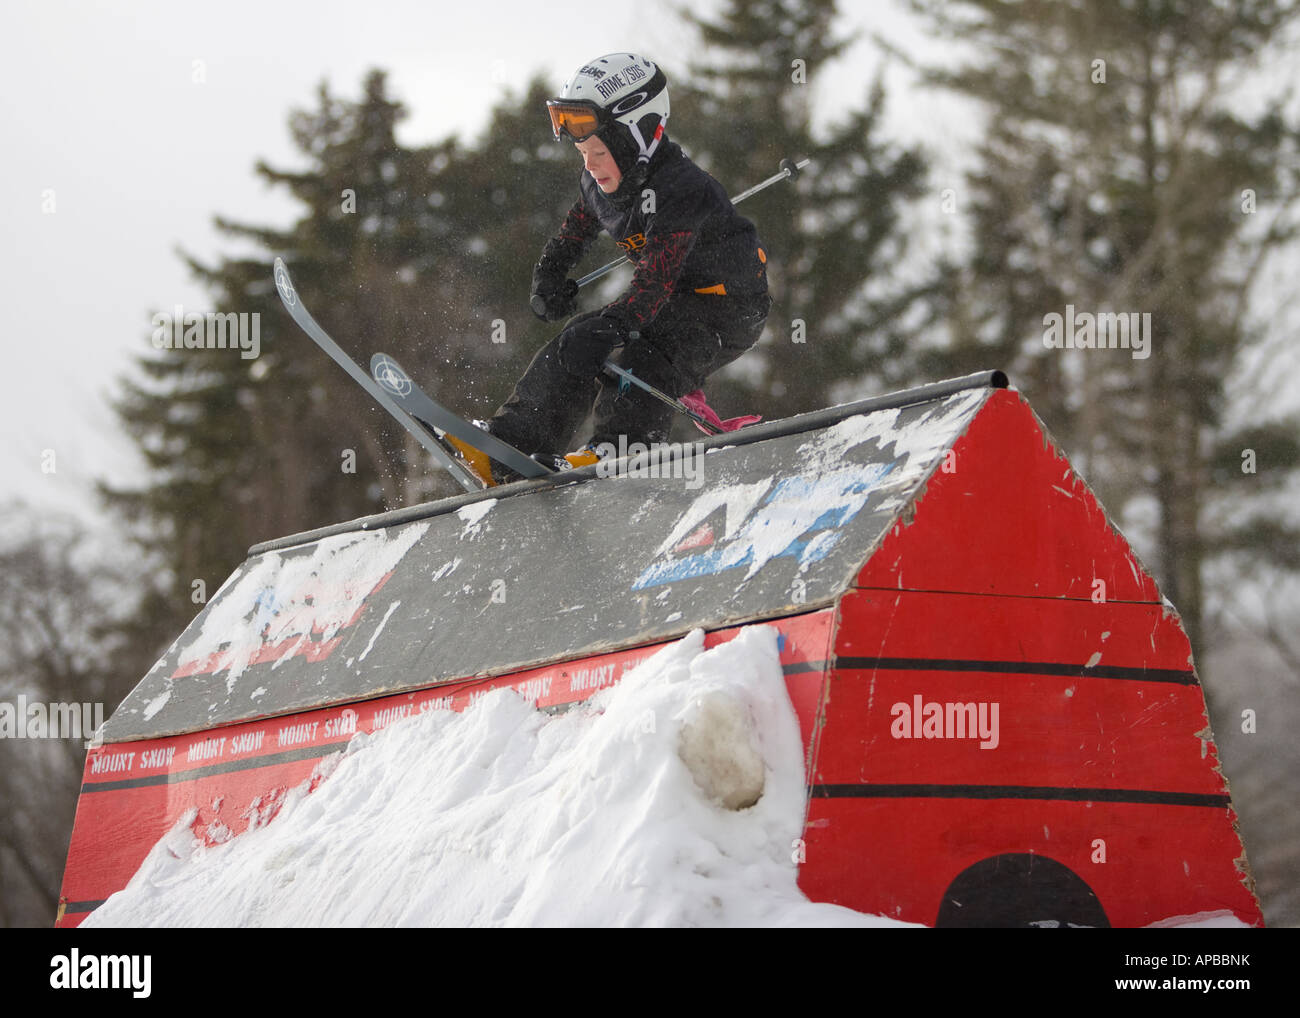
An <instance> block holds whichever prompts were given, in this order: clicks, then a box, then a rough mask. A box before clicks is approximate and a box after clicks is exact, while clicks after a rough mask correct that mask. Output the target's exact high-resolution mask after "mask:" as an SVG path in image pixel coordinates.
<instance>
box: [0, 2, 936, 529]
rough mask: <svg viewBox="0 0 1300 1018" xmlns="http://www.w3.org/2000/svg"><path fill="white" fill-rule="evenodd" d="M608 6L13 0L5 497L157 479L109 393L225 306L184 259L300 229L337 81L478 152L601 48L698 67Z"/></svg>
mask: <svg viewBox="0 0 1300 1018" xmlns="http://www.w3.org/2000/svg"><path fill="white" fill-rule="evenodd" d="M717 6H718V3H717V0H707V2H705V3H704V4H697V5H696V8H695V9H697V10H710V9H715V8H716V7H717ZM845 6H846V7H849V8H852V9H853V11H852V12H851V13H849V14H848V15H846V17H845V20H844V29H845V30H846V31H848V30H852V29H854V28H868V27H872V28H874V27H883V28H884V29H885V30H886V31H888V32H890V33H892V35H893V36H894V37H901V38H903V39H904V41H906V39H907V38H908V33H909V32H912V33H913V34H914V33H915V29H912V28H911V27H910V25H909V23H908V22H906V21H905V20H904V19H902V18H901V17H900V15H899V14H898V11H897V9H896V5H895V4H893V3H885V2H867V3H861V4H852V3H850V4H846V5H845ZM593 10H594V6H593V5H592V4H579V3H573V2H553V0H547V2H538V0H485V2H482V3H477V4H441V3H427V2H416V0H370V2H367V3H362V4H358V3H354V2H346V3H345V2H338V0H327V2H316V3H280V2H273V0H258V2H250V0H227V2H223V3H220V4H209V3H204V4H189V3H177V2H174V0H173V2H159V0H140V2H126V0H123V2H118V3H111V2H99V3H95V2H70V0H64V2H57V0H56V2H22V0H19V2H14V0H9V2H7V3H6V4H5V5H4V8H3V14H0V19H2V24H3V37H4V38H5V40H6V42H7V45H6V47H5V48H6V55H5V59H4V61H3V62H0V83H2V84H3V96H4V98H3V102H2V104H0V131H3V138H4V158H3V163H2V167H3V168H2V169H0V174H2V177H0V179H2V180H3V187H2V188H0V192H2V200H3V201H4V203H5V206H6V215H5V229H4V241H3V244H2V245H0V287H2V288H3V289H2V291H0V292H2V294H3V304H2V307H3V315H4V319H3V320H4V326H5V328H4V333H5V335H4V344H5V352H6V354H7V357H6V360H7V362H8V367H9V372H8V378H9V381H10V384H9V386H8V388H7V390H6V392H5V398H4V399H3V400H2V401H0V426H2V427H3V433H4V436H5V442H4V443H3V448H2V449H0V478H2V479H3V482H2V486H0V501H3V502H7V501H9V500H10V499H11V498H13V497H15V496H17V497H21V498H22V499H23V500H25V501H27V502H29V503H31V504H34V505H39V506H54V507H58V508H68V509H72V510H74V511H77V512H79V513H80V514H82V515H93V513H94V512H95V511H96V505H95V502H94V500H93V498H92V497H91V496H90V491H91V485H92V483H93V480H94V479H95V478H96V477H101V478H106V479H109V480H112V481H113V482H115V483H121V482H122V481H123V480H131V479H137V480H138V479H139V477H140V476H141V475H140V473H139V471H140V466H139V463H138V462H137V459H136V457H135V456H134V453H133V447H132V445H131V444H130V442H129V441H128V440H127V438H126V437H125V435H124V434H123V433H122V431H121V429H120V428H119V426H118V424H117V420H116V418H115V416H114V414H113V413H112V411H111V409H110V408H109V405H108V398H109V397H110V395H111V394H112V393H113V392H114V391H115V390H116V387H117V382H118V379H119V378H120V377H121V376H122V375H123V374H124V373H128V372H129V371H130V368H131V358H132V356H133V355H135V354H138V353H141V352H145V351H147V349H148V341H149V331H150V316H151V315H152V314H153V313H154V312H155V311H158V310H163V309H170V308H171V307H172V306H173V305H176V304H181V305H183V306H184V307H185V308H186V309H187V310H214V308H213V307H212V305H211V298H210V297H209V295H208V294H207V293H206V291H204V290H202V289H201V288H199V287H198V286H196V285H195V284H194V283H193V281H192V280H191V279H190V278H189V276H188V273H187V272H186V270H185V267H184V265H183V264H182V262H181V260H180V258H179V257H178V256H177V254H176V252H177V250H178V249H179V248H184V249H185V250H187V251H189V252H191V253H193V254H195V255H197V256H198V257H199V258H200V259H201V260H204V261H209V262H210V261H215V260H216V259H217V258H218V256H219V255H220V254H221V253H223V252H227V253H228V252H231V251H233V250H236V249H235V248H234V246H233V242H232V241H231V240H230V239H229V238H225V237H222V236H221V235H219V234H218V233H217V232H216V231H215V230H214V228H213V226H212V217H213V216H214V215H216V214H221V215H225V216H227V217H230V218H233V219H236V220H240V221H244V222H249V223H256V224H266V223H273V224H277V225H280V224H287V223H289V222H290V221H291V220H292V218H293V216H294V214H295V213H296V212H297V206H296V205H295V204H294V203H293V202H292V201H291V200H290V199H289V198H288V197H287V196H286V195H285V194H284V193H283V192H280V191H271V190H268V189H267V188H265V187H264V186H263V185H262V183H261V181H260V180H259V179H258V178H257V177H256V176H255V174H254V172H253V165H254V163H255V161H256V160H257V159H259V158H265V159H266V160H267V161H268V162H270V163H271V164H272V165H277V166H294V165H296V162H297V160H296V153H295V152H294V151H293V148H292V145H291V143H290V140H289V137H288V130H287V116H288V114H289V111H290V110H291V109H294V108H303V107H310V106H312V105H313V102H314V90H315V88H316V86H317V85H318V83H319V82H320V81H322V80H323V79H324V80H328V81H329V83H330V85H331V88H332V89H333V90H334V91H335V93H336V94H340V95H343V96H346V97H348V98H354V97H356V96H358V95H359V90H360V83H361V81H362V78H363V76H364V74H365V73H366V71H367V70H368V69H370V68H372V67H379V68H383V69H385V70H387V71H388V72H389V73H390V83H391V90H392V94H394V95H395V96H396V97H398V98H399V99H400V100H401V101H403V102H404V103H405V104H406V105H407V106H408V107H409V109H410V112H411V116H410V117H409V119H408V120H407V121H406V123H405V124H404V126H403V128H402V130H401V138H402V141H403V142H405V143H407V144H419V143H426V142H430V141H433V140H436V139H438V138H441V137H445V136H446V135H447V134H449V133H452V132H458V133H460V134H461V135H462V136H463V137H466V138H472V137H474V136H475V135H476V134H477V123H476V121H477V118H478V117H479V116H480V115H482V114H483V112H484V111H486V110H488V109H489V108H490V107H491V106H492V105H493V104H494V103H495V102H497V101H499V100H500V99H501V98H502V96H503V95H504V94H505V93H506V92H507V90H512V91H514V92H515V93H516V94H518V93H519V92H520V91H521V90H522V88H523V86H524V84H525V82H526V81H527V80H528V79H529V78H530V77H531V76H532V75H533V74H534V73H537V72H542V73H544V74H547V75H549V77H550V78H551V80H553V81H554V82H555V85H556V88H557V89H558V87H559V85H560V84H561V83H562V82H563V80H564V78H566V77H567V76H568V74H569V73H570V72H571V71H572V70H573V69H574V68H575V67H577V66H578V65H580V64H581V63H582V62H584V61H586V60H587V59H589V58H591V57H592V56H595V55H598V54H601V53H606V52H611V51H615V50H625V49H633V50H636V51H642V52H644V53H646V54H647V55H649V56H651V57H652V58H657V59H660V60H661V61H662V62H664V63H665V65H666V69H667V70H668V71H669V73H670V75H671V73H672V71H673V70H674V69H675V68H676V67H678V66H681V67H682V68H683V69H684V64H685V62H686V58H687V56H688V49H689V45H690V43H691V40H692V33H691V32H690V30H689V29H688V28H686V27H684V26H683V25H682V23H681V22H680V21H679V20H678V19H676V18H675V17H673V16H670V15H667V14H665V13H664V12H665V7H664V5H661V4H657V3H656V4H650V3H628V2H606V3H603V4H601V5H599V14H598V16H593V15H592V11H593ZM868 20H869V21H870V25H868ZM891 26H892V27H891ZM913 42H914V43H915V38H913ZM876 62H877V57H876V55H875V53H874V51H873V50H872V49H871V48H870V47H869V46H868V45H867V44H866V43H865V42H863V43H862V44H861V45H859V46H858V47H856V49H855V51H854V53H853V55H852V56H851V57H850V58H848V59H846V60H843V61H841V62H840V63H839V65H838V66H837V67H835V68H831V69H827V70H826V71H825V73H823V74H822V75H821V77H820V79H819V80H818V79H815V80H814V81H813V82H812V83H811V84H812V85H814V86H815V87H816V88H817V89H818V94H819V95H822V96H826V97H828V98H827V99H826V105H827V108H829V109H832V110H833V108H834V106H835V97H843V98H841V99H840V102H841V103H845V104H847V103H858V102H860V101H861V97H862V96H863V94H864V90H865V88H866V86H867V83H868V82H869V80H870V78H871V76H872V74H873V72H874V69H875V66H876ZM196 79H201V80H196ZM670 80H671V79H670ZM905 112H908V113H910V114H911V115H910V116H901V117H900V124H901V125H902V126H903V129H906V125H907V124H908V123H911V124H913V125H915V116H914V113H915V110H914V107H907V108H905ZM540 115H542V114H541V111H539V116H540ZM575 172H576V167H575ZM268 271H269V270H268ZM47 450H50V451H52V452H53V467H54V470H53V472H52V473H51V472H48V467H49V466H50V462H51V461H50V456H49V453H48V452H47ZM43 468H46V469H43ZM267 536H268V537H269V536H272V535H267Z"/></svg>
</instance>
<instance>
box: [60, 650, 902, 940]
mask: <svg viewBox="0 0 1300 1018" xmlns="http://www.w3.org/2000/svg"><path fill="white" fill-rule="evenodd" d="M683 755H685V757H686V759H688V760H689V761H690V766H688V765H687V763H686V762H684V760H683ZM756 760H757V761H758V765H759V766H761V771H762V774H761V781H760V780H759V776H758V775H757V774H756V773H755V761H756ZM737 763H738V764H739V768H738V771H737V770H736V764H737ZM733 771H735V773H733ZM318 772H319V773H318V775H317V779H319V777H320V776H322V775H324V774H326V773H327V772H332V773H328V777H326V778H325V780H324V781H323V782H320V783H319V786H318V787H317V788H316V790H315V791H314V792H311V793H310V794H309V793H308V791H307V788H308V785H304V786H300V787H299V788H297V789H294V790H292V791H291V792H290V793H289V794H288V795H287V796H286V797H285V801H284V805H283V807H282V808H281V810H280V811H279V814H278V816H276V818H275V819H274V820H273V821H271V822H270V823H268V824H265V825H263V826H260V827H256V828H254V829H251V830H249V831H248V832H247V833H246V834H243V835H240V836H239V837H235V838H232V839H231V840H230V841H229V842H227V843H225V844H222V845H219V846H217V847H215V848H213V847H209V848H206V849H205V848H203V847H201V845H198V844H196V840H195V838H194V834H193V832H192V831H191V830H190V829H189V827H188V825H187V824H186V823H185V821H182V823H181V824H179V825H178V826H177V828H176V829H174V830H173V831H172V832H170V833H169V834H168V835H167V836H166V837H164V838H163V839H162V840H161V841H160V842H159V843H158V844H157V845H156V846H155V848H154V849H153V850H152V852H151V853H150V855H149V856H148V858H147V859H146V860H145V862H144V863H143V865H142V866H141V868H140V870H139V872H137V873H136V875H135V876H134V877H133V878H132V880H131V882H130V883H129V884H128V885H127V887H126V888H124V889H123V890H122V891H120V892H118V893H117V894H115V895H113V896H112V897H111V898H109V900H108V901H107V902H106V903H105V904H104V905H102V906H101V907H100V908H99V909H98V910H97V911H96V912H94V913H93V914H92V915H91V916H90V917H89V918H88V919H87V921H86V922H85V923H84V924H83V925H84V926H137V925H158V926H182V925H211V926H258V925H268V926H574V925H584V926H750V925H776V926H808V925H818V926H821V925H825V926H902V925H905V924H902V923H897V922H895V921H893V920H889V919H885V918H883V917H878V916H867V915H862V914H860V913H857V912H853V911H850V910H848V909H844V908H840V907H838V906H834V905H824V904H814V903H811V902H809V901H808V900H807V898H806V897H804V895H803V894H802V893H801V892H800V891H799V889H798V887H797V885H796V868H795V865H794V862H793V859H792V854H793V852H794V850H795V846H796V842H797V839H798V838H799V837H800V835H801V833H802V824H803V814H804V798H805V794H806V785H805V775H804V770H803V750H802V744H801V741H800V737H799V729H798V723H797V720H796V717H795V713H794V709H793V707H792V706H791V704H790V700H789V695H788V693H787V690H786V686H785V681H784V678H783V677H782V673H781V666H780V662H779V658H778V654H777V647H776V633H775V630H773V629H771V628H769V627H764V626H754V627H750V628H749V629H746V630H744V631H743V632H742V633H741V634H740V635H739V636H738V637H737V638H736V639H735V640H733V641H731V642H729V643H725V644H722V645H720V646H718V647H715V648H713V649H711V650H708V651H705V650H704V649H703V634H702V633H701V632H700V631H698V630H697V631H695V632H693V633H691V634H690V635H688V636H687V637H685V638H684V639H682V640H681V641H679V642H677V643H675V644H672V645H670V646H668V647H666V648H664V649H663V650H662V651H660V652H659V653H657V654H656V655H654V656H653V657H652V658H650V659H648V660H647V661H645V662H643V663H642V664H641V665H639V666H638V667H637V668H636V669H634V670H633V671H631V672H629V673H628V674H627V675H626V676H624V677H623V679H622V681H621V682H620V683H619V684H618V685H616V686H613V687H610V688H608V689H605V690H602V691H601V692H599V693H597V694H596V695H594V696H593V697H592V698H591V699H590V700H588V701H587V702H586V703H584V704H581V705H579V706H578V707H577V708H576V709H574V710H572V711H570V712H568V713H566V714H561V715H558V716H550V715H547V714H545V713H542V712H539V711H537V710H535V709H534V708H533V707H532V706H531V705H530V704H529V703H527V702H526V701H524V700H523V699H522V698H520V697H519V696H518V695H517V694H516V693H514V692H513V691H511V690H509V689H499V690H494V691H492V692H490V693H488V694H486V695H484V696H483V697H482V698H481V699H479V700H478V701H477V702H475V703H474V704H473V705H471V706H470V707H469V708H468V709H467V710H466V711H465V712H464V713H463V714H456V713H452V712H450V711H429V712H428V713H425V714H420V715H415V716H413V717H410V718H406V719H404V720H402V721H399V722H396V723H394V724H393V725H391V726H389V727H387V728H385V729H384V730H383V731H381V732H379V733H376V734H374V735H371V736H366V735H358V736H357V737H356V738H354V739H353V740H352V742H351V743H350V744H349V745H348V748H347V750H346V751H345V752H342V753H339V754H335V755H334V756H332V757H330V758H327V760H326V761H323V762H322V765H321V767H320V768H318ZM737 773H739V774H740V778H739V779H738V778H737V776H736V774H737ZM741 785H743V786H744V789H747V790H748V791H744V792H742V793H741V794H740V795H739V801H745V800H746V798H747V797H752V793H753V792H754V790H755V789H756V790H757V794H758V799H757V802H755V803H753V805H749V806H745V807H740V806H738V801H737V799H736V797H735V795H734V793H735V791H736V789H737V788H738V787H739V786H741ZM711 793H712V794H711ZM723 799H729V800H730V801H725V802H724V801H722V800H723ZM188 821H189V823H191V824H192V823H193V818H192V817H190V818H188Z"/></svg>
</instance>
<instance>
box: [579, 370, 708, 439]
mask: <svg viewBox="0 0 1300 1018" xmlns="http://www.w3.org/2000/svg"><path fill="white" fill-rule="evenodd" d="M604 369H605V373H606V374H608V375H612V376H614V377H616V378H620V379H622V380H624V381H626V382H631V383H632V384H633V385H635V386H637V387H638V388H641V389H644V390H645V391H646V392H648V393H650V395H651V396H653V397H654V398H655V399H657V400H659V402H661V403H667V404H668V405H669V406H670V407H672V408H673V409H674V410H676V411H677V412H678V413H679V414H685V415H686V416H687V417H689V418H690V419H691V420H693V421H694V422H695V423H696V424H698V425H699V426H700V427H701V428H703V429H704V430H705V432H706V433H708V434H710V435H721V434H722V431H721V429H719V428H716V427H714V425H713V424H712V423H711V422H709V421H707V420H705V418H703V417H701V416H700V415H699V414H697V413H696V412H695V411H694V410H692V409H691V408H690V407H688V406H687V405H686V404H685V403H683V402H682V401H681V400H679V399H673V397H672V396H669V395H668V393H666V392H664V391H663V390H662V389H656V388H655V387H654V386H653V385H651V384H650V383H649V382H643V381H642V380H641V379H639V378H637V377H636V375H634V374H632V372H630V371H628V370H627V368H624V367H621V366H619V365H618V364H615V363H614V362H613V361H606V362H605V364H604Z"/></svg>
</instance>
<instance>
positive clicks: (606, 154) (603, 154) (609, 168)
mask: <svg viewBox="0 0 1300 1018" xmlns="http://www.w3.org/2000/svg"><path fill="white" fill-rule="evenodd" d="M574 145H575V147H576V148H577V149H578V151H579V152H581V153H582V164H583V166H585V167H586V169H587V172H588V173H590V174H591V178H592V179H593V180H594V181H595V182H596V186H597V187H599V188H600V189H601V190H602V191H604V192H605V193H606V194H612V193H613V192H615V191H617V190H618V185H619V183H620V182H621V181H622V180H623V174H622V173H620V172H619V170H618V163H616V162H614V156H613V154H612V153H611V152H610V151H609V148H608V146H606V144H605V143H604V142H603V141H601V140H600V139H599V138H597V137H596V136H595V135H594V134H593V135H592V136H591V137H590V138H586V139H584V140H582V141H576V142H574Z"/></svg>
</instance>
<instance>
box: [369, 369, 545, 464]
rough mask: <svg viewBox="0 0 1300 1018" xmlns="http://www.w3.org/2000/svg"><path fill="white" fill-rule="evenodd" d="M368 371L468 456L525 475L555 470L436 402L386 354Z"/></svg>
mask: <svg viewBox="0 0 1300 1018" xmlns="http://www.w3.org/2000/svg"><path fill="white" fill-rule="evenodd" d="M370 374H371V376H372V377H373V378H374V380H375V381H376V382H377V383H378V384H379V385H380V386H382V387H383V388H384V390H385V391H386V392H387V393H388V395H389V396H391V397H392V399H393V400H394V401H395V402H396V403H397V405H398V406H400V407H401V408H402V409H403V410H405V411H406V412H407V413H408V414H410V415H411V416H412V417H414V418H415V419H416V420H417V421H419V422H420V423H422V424H424V425H427V426H428V427H430V428H432V429H433V430H434V431H436V432H439V433H440V434H445V435H446V436H447V438H448V439H449V440H450V441H451V442H452V443H454V444H457V445H458V446H467V447H468V449H462V450H461V451H462V455H466V458H467V459H471V460H472V459H473V453H475V452H478V453H482V454H483V455H484V456H486V457H489V458H491V459H494V460H496V461H497V462H498V463H500V464H502V465H503V466H506V467H509V468H510V469H511V470H513V471H515V472H516V473H518V474H522V475H523V476H524V477H546V476H548V475H549V474H553V473H555V471H554V470H552V469H551V468H550V467H547V466H544V465H543V464H541V463H538V462H537V460H535V459H532V458H531V457H529V456H526V455H524V453H522V452H520V451H519V450H518V449H516V448H515V447H514V446H513V445H511V444H510V443H508V442H503V441H502V440H501V439H499V438H497V437H496V436H494V435H493V434H491V433H490V432H487V431H484V430H483V429H482V428H479V427H477V426H475V425H474V424H471V423H470V422H469V421H467V420H465V418H463V417H461V416H460V415H459V414H455V413H452V412H451V411H450V410H448V409H447V408H446V407H444V406H443V405H442V404H441V403H438V402H436V401H435V400H434V399H433V398H432V397H430V396H429V394H428V393H426V392H425V391H424V390H423V389H421V388H420V387H419V386H418V385H416V384H415V382H414V381H413V380H412V379H411V376H410V374H409V373H408V372H407V371H406V369H405V368H403V367H402V366H401V365H400V364H398V363H397V361H396V360H394V359H393V358H392V357H391V356H389V355H388V354H386V353H377V354H375V355H374V356H373V357H371V358H370Z"/></svg>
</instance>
